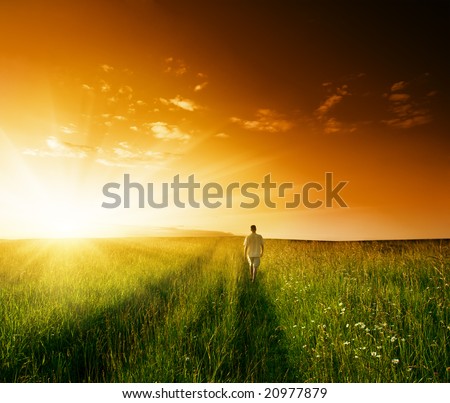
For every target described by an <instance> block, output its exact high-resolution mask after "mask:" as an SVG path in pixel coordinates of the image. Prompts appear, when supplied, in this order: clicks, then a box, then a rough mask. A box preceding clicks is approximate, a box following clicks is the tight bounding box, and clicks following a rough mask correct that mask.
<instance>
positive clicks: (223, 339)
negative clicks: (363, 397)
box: [0, 237, 450, 382]
mask: <svg viewBox="0 0 450 403" xmlns="http://www.w3.org/2000/svg"><path fill="white" fill-rule="evenodd" d="M449 262H450V250H449V242H448V241H423V242H406V241H405V242H402V241H398V242H364V243H358V242H347V243H327V242H293V241H281V240H280V241H278V240H268V241H267V243H266V254H265V256H264V258H263V260H262V266H261V271H260V273H259V275H258V279H257V282H256V284H250V283H249V281H248V273H247V271H248V269H247V266H246V263H245V261H244V259H243V251H242V239H239V238H232V237H231V238H185V239H182V238H168V239H157V238H149V239H126V240H80V241H73V240H53V241H44V240H42V241H32V240H30V241H4V242H1V243H0V302H1V305H0V316H1V325H0V346H1V353H0V354H1V357H0V381H2V382H290V381H296V382H448V381H449V380H450V370H448V367H449V366H450V359H449V335H450V318H449V307H448V305H449V298H448V297H449V285H448V276H449Z"/></svg>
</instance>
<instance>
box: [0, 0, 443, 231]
mask: <svg viewBox="0 0 450 403" xmlns="http://www.w3.org/2000/svg"><path fill="white" fill-rule="evenodd" d="M5 3H6V4H5ZM92 3H94V4H92ZM242 3H244V4H242ZM280 3H281V2H277V1H258V2H256V1H248V2H237V1H236V2H235V1H228V2H219V1H217V2H215V1H208V2H207V1H199V0H194V1H190V2H184V1H164V0H160V1H144V0H128V1H125V0H124V1H118V0H117V1H105V0H102V1H96V2H87V1H80V2H74V3H73V4H70V3H68V2H58V1H47V2H44V4H42V3H38V2H33V1H27V0H18V1H16V2H2V4H0V185H1V186H2V191H1V198H0V219H1V221H0V237H1V238H17V237H19V238H20V237H48V236H130V235H154V234H168V233H171V234H176V233H180V234H185V233H187V232H186V231H189V230H196V231H220V232H226V233H234V234H244V233H247V232H248V227H249V225H250V224H256V225H257V226H258V228H259V231H260V232H261V233H262V234H263V235H265V236H266V237H277V238H295V239H327V240H328V239H331V240H343V239H385V238H389V239H391V238H430V237H431V238H448V237H449V236H450V230H449V228H450V208H449V206H450V197H449V196H450V191H449V186H448V184H449V182H450V181H449V179H450V153H449V141H450V140H449V136H448V132H449V127H450V125H449V117H448V110H449V108H448V106H449V81H448V71H450V65H449V64H450V63H449V62H448V61H447V58H445V57H443V55H444V54H445V51H446V49H447V47H448V40H447V38H448V36H449V33H450V32H448V31H449V30H450V27H449V25H448V23H447V22H448V17H449V6H448V5H446V4H445V3H444V2H439V1H430V2H427V4H426V5H425V4H424V3H423V2H415V1H411V2H402V1H393V2H389V3H383V2H371V1H369V2H365V3H364V7H362V6H358V5H357V3H355V2H350V1H347V2H339V4H336V2H307V1H305V2H294V1H287V2H284V3H283V4H280ZM326 172H332V173H333V177H334V182H335V183H334V184H335V185H336V184H337V183H338V182H340V181H347V182H348V184H347V185H346V186H345V188H343V189H342V191H341V192H340V193H339V194H340V196H341V197H342V198H343V199H344V200H345V202H346V203H347V205H348V207H347V208H342V207H340V206H339V205H337V203H334V204H333V206H332V207H325V206H322V207H320V208H316V209H310V208H306V207H305V206H304V205H300V206H299V207H298V208H295V209H287V208H286V207H285V202H286V201H289V200H291V198H289V197H291V196H292V192H291V193H287V195H288V196H289V197H288V199H289V200H282V199H277V198H274V199H276V202H277V207H276V208H268V207H265V206H264V205H262V204H261V205H260V206H259V207H258V208H255V209H244V208H242V207H240V205H239V203H240V202H242V201H244V202H245V201H247V202H248V201H249V200H248V199H247V200H245V198H242V197H240V196H239V195H238V194H234V195H233V208H226V207H225V206H224V205H222V206H221V207H219V208H216V209H208V208H206V207H204V206H203V205H202V206H201V207H200V208H198V209H197V208H178V207H176V206H174V205H173V203H172V204H171V205H170V206H169V207H167V208H163V209H154V208H151V207H149V206H147V207H145V208H142V209H140V208H138V206H137V196H136V194H135V196H134V197H135V200H134V203H132V206H131V208H129V209H125V208H123V207H122V206H121V207H119V208H116V209H105V208H102V207H101V205H102V202H105V201H109V200H108V199H107V198H106V197H105V196H104V194H103V193H102V189H103V186H104V184H106V183H108V182H117V183H121V184H123V178H124V174H129V175H130V177H131V178H132V180H133V181H134V182H139V183H142V184H144V185H145V184H146V183H148V182H151V183H154V184H155V188H157V189H161V183H162V182H171V181H172V180H173V177H174V176H175V175H177V174H179V175H180V178H181V180H183V181H187V178H188V176H189V175H191V174H194V175H195V179H196V181H197V182H199V183H200V184H201V186H204V185H205V184H207V183H208V182H217V183H219V184H220V185H221V186H223V187H224V188H226V186H227V185H228V184H230V183H233V182H239V183H241V184H244V183H245V182H255V183H259V184H261V182H262V181H263V180H264V177H265V175H267V174H271V178H272V180H273V181H274V182H277V183H282V182H291V183H293V186H294V189H293V190H294V192H299V190H300V189H301V187H302V186H303V185H304V184H305V183H308V182H312V181H315V182H317V183H319V184H321V185H322V186H324V187H325V173H326ZM258 195H259V196H260V197H262V195H263V191H262V190H261V189H260V191H259V192H258ZM185 196H186V195H185ZM186 197H187V196H186ZM196 197H198V198H197V200H198V201H200V202H201V198H200V193H199V192H196ZM311 197H312V199H314V200H315V198H317V199H321V200H324V197H325V195H324V192H314V191H312V192H311ZM223 202H224V201H223ZM224 204H225V203H224ZM175 230H177V231H178V232H176V231H175ZM197 233H198V232H197Z"/></svg>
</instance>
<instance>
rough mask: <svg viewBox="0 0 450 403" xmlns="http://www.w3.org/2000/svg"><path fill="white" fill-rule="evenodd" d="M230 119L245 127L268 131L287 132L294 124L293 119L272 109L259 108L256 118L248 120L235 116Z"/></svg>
mask: <svg viewBox="0 0 450 403" xmlns="http://www.w3.org/2000/svg"><path fill="white" fill-rule="evenodd" d="M230 120H231V121H232V122H233V123H237V124H239V125H240V126H242V127H243V128H245V129H248V130H257V131H265V132H268V133H278V132H286V131H288V130H290V129H292V127H293V126H294V123H293V122H292V121H290V120H288V119H286V118H285V117H284V116H283V115H281V114H280V113H278V112H276V111H274V110H272V109H259V110H258V111H257V112H256V116H255V119H249V120H247V119H242V118H238V117H236V116H233V117H231V118H230Z"/></svg>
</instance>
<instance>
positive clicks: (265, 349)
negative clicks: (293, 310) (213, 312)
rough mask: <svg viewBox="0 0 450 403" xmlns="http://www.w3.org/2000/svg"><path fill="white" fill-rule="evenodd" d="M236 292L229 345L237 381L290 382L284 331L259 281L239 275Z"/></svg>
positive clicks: (290, 376)
mask: <svg viewBox="0 0 450 403" xmlns="http://www.w3.org/2000/svg"><path fill="white" fill-rule="evenodd" d="M260 279H261V278H260ZM260 279H259V280H260ZM237 292H238V299H237V309H236V337H235V338H234V345H233V349H234V357H235V362H234V371H236V373H237V378H238V379H237V381H239V382H294V381H295V380H294V379H292V374H291V373H292V371H290V368H289V364H288V351H287V348H286V340H285V335H284V331H283V329H282V327H281V326H280V324H279V321H278V318H277V315H276V311H275V306H274V305H273V303H272V301H271V299H270V297H269V295H268V293H267V290H266V289H265V288H264V286H263V283H262V282H261V281H258V280H257V281H256V282H255V283H251V282H250V281H249V279H248V276H242V277H241V278H240V279H239V280H238V284H237Z"/></svg>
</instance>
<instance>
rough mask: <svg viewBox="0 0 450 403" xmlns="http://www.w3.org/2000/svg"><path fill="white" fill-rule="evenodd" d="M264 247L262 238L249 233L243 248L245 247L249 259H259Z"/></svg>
mask: <svg viewBox="0 0 450 403" xmlns="http://www.w3.org/2000/svg"><path fill="white" fill-rule="evenodd" d="M263 245H264V240H263V237H262V236H261V235H259V234H256V233H253V232H252V233H251V234H250V235H248V236H247V237H246V238H245V240H244V246H246V247H247V255H248V256H249V257H260V256H261V248H262V246H263Z"/></svg>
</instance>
